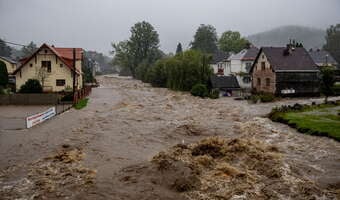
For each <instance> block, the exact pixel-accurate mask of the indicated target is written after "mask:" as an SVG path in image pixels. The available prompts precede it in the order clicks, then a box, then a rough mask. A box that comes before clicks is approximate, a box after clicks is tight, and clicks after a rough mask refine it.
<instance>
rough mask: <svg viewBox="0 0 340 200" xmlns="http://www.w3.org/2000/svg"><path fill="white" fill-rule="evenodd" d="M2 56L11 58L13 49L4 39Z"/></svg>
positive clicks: (1, 43)
mask: <svg viewBox="0 0 340 200" xmlns="http://www.w3.org/2000/svg"><path fill="white" fill-rule="evenodd" d="M0 56H5V57H10V56H11V47H9V46H8V45H7V44H6V43H5V41H3V40H2V39H0Z"/></svg>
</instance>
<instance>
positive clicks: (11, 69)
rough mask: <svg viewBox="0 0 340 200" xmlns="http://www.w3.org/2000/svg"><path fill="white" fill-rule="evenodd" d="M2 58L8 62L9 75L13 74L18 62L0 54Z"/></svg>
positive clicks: (0, 58)
mask: <svg viewBox="0 0 340 200" xmlns="http://www.w3.org/2000/svg"><path fill="white" fill-rule="evenodd" d="M0 60H1V61H2V62H4V63H5V64H6V68H7V72H8V75H12V74H13V72H14V71H15V70H16V69H17V62H15V61H13V60H12V59H11V58H7V57H3V56H0Z"/></svg>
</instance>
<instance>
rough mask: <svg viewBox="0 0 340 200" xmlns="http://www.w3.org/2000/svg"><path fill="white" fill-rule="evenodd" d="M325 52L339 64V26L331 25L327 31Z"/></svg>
mask: <svg viewBox="0 0 340 200" xmlns="http://www.w3.org/2000/svg"><path fill="white" fill-rule="evenodd" d="M324 49H325V50H327V51H328V52H329V53H330V54H331V55H332V56H333V57H334V59H335V60H336V61H337V62H338V63H340V24H337V25H335V26H334V25H332V26H330V27H329V28H328V29H327V35H326V44H325V46H324Z"/></svg>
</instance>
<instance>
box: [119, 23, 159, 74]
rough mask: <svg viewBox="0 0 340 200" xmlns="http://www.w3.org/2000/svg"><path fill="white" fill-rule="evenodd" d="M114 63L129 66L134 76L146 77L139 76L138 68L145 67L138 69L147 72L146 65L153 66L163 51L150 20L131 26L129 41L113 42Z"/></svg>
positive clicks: (123, 66)
mask: <svg viewBox="0 0 340 200" xmlns="http://www.w3.org/2000/svg"><path fill="white" fill-rule="evenodd" d="M112 47H113V48H114V54H115V57H114V62H113V63H114V64H117V65H118V66H120V67H121V68H127V69H129V71H130V72H131V74H132V76H133V77H134V78H138V77H139V78H140V77H144V74H143V75H141V74H139V76H138V77H137V73H136V72H137V68H138V67H143V69H139V70H138V71H139V72H141V71H142V73H146V71H147V70H145V69H144V68H146V67H145V66H146V65H147V66H148V67H149V66H151V65H152V64H153V63H154V62H155V61H156V60H158V59H159V58H160V57H162V55H163V53H162V52H161V51H160V50H159V36H158V33H157V31H156V30H155V29H154V27H153V26H152V25H151V24H150V23H148V22H145V21H143V22H139V23H136V24H135V25H134V26H133V27H132V28H131V36H130V39H129V40H127V41H123V42H120V43H118V44H117V45H116V44H113V45H112Z"/></svg>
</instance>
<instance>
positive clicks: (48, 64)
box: [41, 61, 52, 72]
mask: <svg viewBox="0 0 340 200" xmlns="http://www.w3.org/2000/svg"><path fill="white" fill-rule="evenodd" d="M41 67H46V69H47V72H51V71H52V68H51V61H41Z"/></svg>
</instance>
